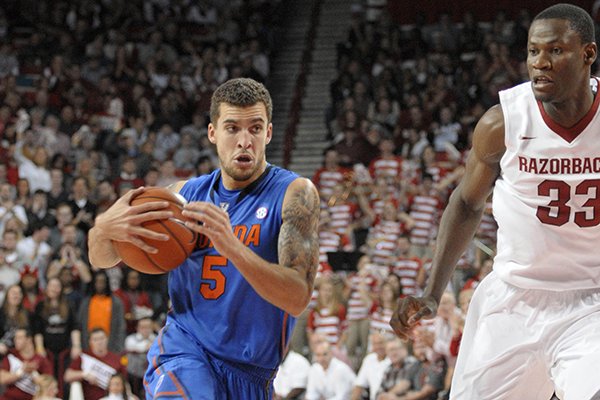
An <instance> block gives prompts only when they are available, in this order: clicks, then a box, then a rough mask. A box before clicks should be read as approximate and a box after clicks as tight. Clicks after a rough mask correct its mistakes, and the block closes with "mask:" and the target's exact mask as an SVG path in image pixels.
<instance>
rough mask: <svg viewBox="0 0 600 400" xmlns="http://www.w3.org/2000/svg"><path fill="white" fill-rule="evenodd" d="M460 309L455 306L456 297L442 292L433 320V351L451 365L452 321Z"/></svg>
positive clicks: (452, 357) (452, 360)
mask: <svg viewBox="0 0 600 400" xmlns="http://www.w3.org/2000/svg"><path fill="white" fill-rule="evenodd" d="M458 315H460V309H459V308H457V307H456V299H455V297H454V294H453V293H451V292H444V294H443V295H442V298H441V300H440V305H439V308H438V312H437V315H436V317H435V318H434V321H433V335H434V342H433V345H432V349H433V351H434V352H435V353H436V354H437V355H439V356H441V357H443V358H444V359H445V362H446V365H448V366H451V367H453V366H454V363H455V362H456V358H455V357H454V356H453V355H452V354H451V353H450V343H451V341H452V337H453V332H452V323H453V320H454V319H455V318H456V316H458Z"/></svg>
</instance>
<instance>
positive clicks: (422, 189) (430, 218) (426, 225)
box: [409, 174, 442, 259]
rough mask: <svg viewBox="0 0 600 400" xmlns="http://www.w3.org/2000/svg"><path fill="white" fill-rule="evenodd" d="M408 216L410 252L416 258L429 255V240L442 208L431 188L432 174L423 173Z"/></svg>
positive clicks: (436, 194) (435, 227)
mask: <svg viewBox="0 0 600 400" xmlns="http://www.w3.org/2000/svg"><path fill="white" fill-rule="evenodd" d="M409 207H410V212H409V215H410V218H411V219H412V220H414V226H413V228H412V229H411V231H410V244H411V254H412V255H413V256H415V257H418V258H421V259H423V258H426V257H431V256H432V254H431V249H430V248H429V241H430V240H431V239H432V238H433V237H435V234H436V231H437V224H438V220H439V217H440V214H441V210H442V201H441V199H440V196H439V194H438V192H437V191H436V190H435V189H434V188H433V176H431V175H429V174H424V175H423V180H422V184H421V186H419V187H418V192H417V193H415V195H413V196H412V198H411V200H410V206H409Z"/></svg>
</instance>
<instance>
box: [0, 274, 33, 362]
mask: <svg viewBox="0 0 600 400" xmlns="http://www.w3.org/2000/svg"><path fill="white" fill-rule="evenodd" d="M30 327H31V315H30V313H29V311H27V310H26V309H25V307H23V289H21V286H19V285H12V286H9V287H8V289H6V296H5V297H4V302H3V303H2V308H1V309H0V354H2V355H5V354H6V353H7V352H8V350H9V349H10V348H11V347H13V346H14V337H15V333H16V331H17V330H18V329H30Z"/></svg>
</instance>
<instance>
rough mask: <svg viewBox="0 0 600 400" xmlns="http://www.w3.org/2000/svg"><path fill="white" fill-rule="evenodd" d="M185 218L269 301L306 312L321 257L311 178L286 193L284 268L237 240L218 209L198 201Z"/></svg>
mask: <svg viewBox="0 0 600 400" xmlns="http://www.w3.org/2000/svg"><path fill="white" fill-rule="evenodd" d="M183 214H184V215H185V216H187V217H190V218H192V219H195V220H197V221H198V222H200V224H199V223H196V222H187V223H186V226H188V227H189V228H190V229H193V230H195V231H197V232H198V233H200V234H203V235H206V236H208V238H209V239H210V240H211V242H212V243H213V245H214V246H215V249H216V250H217V251H218V252H219V253H220V254H221V255H222V256H224V257H226V258H227V259H229V260H230V261H231V262H232V263H233V264H234V265H235V267H236V268H237V269H238V271H240V273H241V274H242V275H243V276H244V278H246V280H247V281H248V283H250V285H252V287H253V288H254V290H256V292H257V293H258V294H259V295H260V296H261V297H262V298H263V299H265V300H267V301H268V302H269V303H271V304H273V305H275V306H276V307H279V308H281V309H283V310H285V311H286V312H288V313H290V314H291V315H294V316H298V315H300V314H301V313H302V311H304V309H305V308H306V306H307V305H308V302H309V301H310V295H311V292H312V288H313V282H314V278H315V273H316V268H317V265H318V259H319V243H318V234H317V231H318V229H317V225H318V219H319V196H318V194H317V190H316V189H315V187H314V185H313V184H312V183H311V182H310V181H309V180H307V179H304V178H298V179H296V180H295V181H294V182H292V183H291V184H290V186H289V187H288V189H287V192H286V194H285V198H284V201H283V209H282V217H283V223H282V226H281V230H280V232H279V237H278V242H277V247H278V255H279V264H274V263H270V262H268V261H266V260H265V259H264V258H262V257H260V256H259V255H258V254H256V253H254V252H253V251H252V250H251V249H250V248H248V247H246V246H245V245H244V244H243V243H242V242H241V241H240V240H239V239H238V238H237V237H236V236H234V234H233V232H232V228H231V224H230V222H229V216H228V215H227V213H226V212H225V211H223V210H221V209H220V208H218V207H216V206H215V205H213V204H209V203H206V202H193V203H190V204H188V205H186V208H185V210H184V212H183ZM272 245H273V246H275V243H273V244H272Z"/></svg>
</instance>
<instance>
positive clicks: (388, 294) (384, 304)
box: [361, 281, 400, 339]
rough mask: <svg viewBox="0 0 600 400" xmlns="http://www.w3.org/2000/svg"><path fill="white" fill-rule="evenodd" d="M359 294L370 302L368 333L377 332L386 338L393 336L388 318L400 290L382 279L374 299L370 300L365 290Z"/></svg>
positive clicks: (390, 317) (394, 307) (394, 306)
mask: <svg viewBox="0 0 600 400" xmlns="http://www.w3.org/2000/svg"><path fill="white" fill-rule="evenodd" d="M361 294H362V296H363V299H364V300H365V302H367V304H370V310H369V320H370V321H371V324H370V326H369V333H370V334H372V333H375V332H379V333H381V334H382V335H383V336H384V337H386V338H387V339H389V338H392V337H394V336H395V335H394V331H393V330H392V328H391V326H390V320H391V319H392V314H393V312H394V310H395V309H396V305H397V303H398V300H399V298H400V292H398V291H397V290H396V289H395V288H394V286H392V285H391V284H390V283H388V282H385V281H384V282H383V283H382V284H381V285H380V287H379V291H378V297H377V300H376V301H372V300H371V298H370V296H368V293H367V292H365V291H362V292H361Z"/></svg>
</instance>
